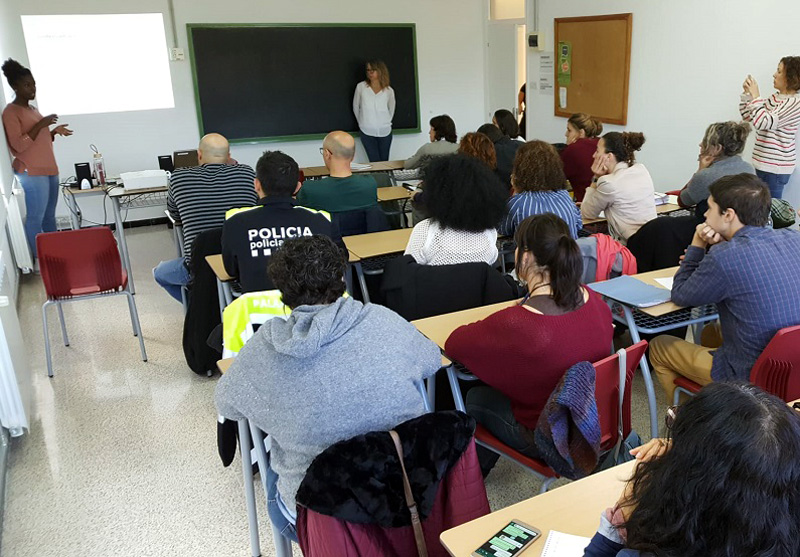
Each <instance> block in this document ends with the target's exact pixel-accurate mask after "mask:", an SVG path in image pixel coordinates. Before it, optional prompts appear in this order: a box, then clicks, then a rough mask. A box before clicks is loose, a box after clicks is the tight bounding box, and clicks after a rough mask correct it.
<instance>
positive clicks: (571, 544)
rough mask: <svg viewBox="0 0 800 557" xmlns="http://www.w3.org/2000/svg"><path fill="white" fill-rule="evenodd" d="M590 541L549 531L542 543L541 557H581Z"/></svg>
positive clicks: (581, 537)
mask: <svg viewBox="0 0 800 557" xmlns="http://www.w3.org/2000/svg"><path fill="white" fill-rule="evenodd" d="M590 541H592V540H591V539H589V538H585V537H583V536H575V535H573V534H565V533H563V532H556V531H555V530H550V534H549V535H548V536H547V541H545V542H544V549H543V550H542V557H583V550H584V549H586V546H587V545H589V542H590Z"/></svg>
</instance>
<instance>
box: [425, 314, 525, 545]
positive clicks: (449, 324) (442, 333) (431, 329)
mask: <svg viewBox="0 0 800 557" xmlns="http://www.w3.org/2000/svg"><path fill="white" fill-rule="evenodd" d="M518 303H519V300H510V301H507V302H499V303H497V304H490V305H488V306H481V307H477V308H472V309H465V310H462V311H454V312H453V313H445V314H444V315H435V316H433V317H426V318H425V319H417V320H416V321H412V322H411V324H412V325H414V326H415V327H416V328H417V329H418V330H419V332H420V333H422V334H423V335H425V336H426V337H428V338H429V339H431V340H432V341H433V342H435V343H436V345H437V346H438V347H439V348H441V349H442V350H444V343H445V342H447V339H448V337H449V336H450V333H452V332H453V331H455V330H456V329H458V328H459V327H460V326H461V325H467V324H469V323H474V322H475V321H480V320H481V319H486V318H487V317H489V316H490V315H492V314H493V313H497V312H498V311H500V310H501V309H505V308H507V307H511V306H514V305H517V304H518ZM531 526H533V525H531ZM476 547H477V546H476Z"/></svg>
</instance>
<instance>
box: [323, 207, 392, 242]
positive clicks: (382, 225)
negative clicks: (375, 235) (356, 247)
mask: <svg viewBox="0 0 800 557" xmlns="http://www.w3.org/2000/svg"><path fill="white" fill-rule="evenodd" d="M331 221H332V222H333V223H334V224H335V225H336V226H337V227H338V228H339V233H340V234H341V235H342V236H356V235H358V234H369V233H371V232H383V231H385V230H389V222H388V221H387V220H386V214H385V213H384V212H383V211H382V210H381V208H380V207H379V206H378V205H373V206H372V207H367V208H366V209H354V210H353V211H342V212H341V213H333V214H332V215H331Z"/></svg>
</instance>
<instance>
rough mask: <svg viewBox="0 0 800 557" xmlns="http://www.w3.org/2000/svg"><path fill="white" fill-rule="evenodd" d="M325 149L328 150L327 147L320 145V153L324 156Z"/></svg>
mask: <svg viewBox="0 0 800 557" xmlns="http://www.w3.org/2000/svg"><path fill="white" fill-rule="evenodd" d="M325 151H327V149H326V148H325V147H320V148H319V154H320V155H322V156H323V157H324V156H325Z"/></svg>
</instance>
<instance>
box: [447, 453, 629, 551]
mask: <svg viewBox="0 0 800 557" xmlns="http://www.w3.org/2000/svg"><path fill="white" fill-rule="evenodd" d="M635 464H636V461H631V462H626V463H625V464H622V465H620V466H616V467H614V468H611V469H609V470H604V471H603V472H599V473H597V474H594V475H592V476H589V477H588V478H584V479H582V480H578V481H575V482H572V483H570V484H567V485H565V486H562V487H559V488H556V489H554V490H552V491H548V492H547V493H543V494H542V495H537V496H536V497H532V498H531V499H528V500H527V501H522V502H521V503H517V504H516V505H511V506H510V507H506V508H505V509H501V510H499V511H496V512H493V513H491V514H488V515H486V516H482V517H481V518H477V519H475V520H473V521H471V522H467V523H466V524H462V525H461V526H456V527H455V528H451V529H450V530H447V531H445V532H442V534H441V536H439V539H440V540H441V542H442V545H443V546H444V547H445V549H447V551H448V552H449V553H450V555H453V556H454V557H469V556H470V555H472V552H473V551H475V550H476V549H477V548H478V547H480V545H481V544H482V543H484V542H485V541H486V540H488V539H489V538H490V537H491V536H492V535H494V534H495V533H496V532H498V531H499V530H500V529H501V528H502V527H503V526H505V525H506V524H508V523H509V522H511V521H512V520H513V519H517V520H520V521H522V522H525V523H527V524H530V525H531V526H533V527H535V528H538V529H539V530H541V531H542V537H541V539H539V540H537V541H536V542H534V543H533V545H531V546H530V548H528V549H527V550H526V551H525V552H524V553H523V554H522V555H524V556H525V557H537V556H539V555H541V554H542V550H543V549H544V542H545V540H546V539H547V536H548V534H549V533H550V530H557V531H559V532H564V533H567V534H575V535H576V536H585V537H587V538H591V537H592V536H593V535H594V534H595V532H597V527H598V525H599V524H600V514H601V513H602V512H603V511H604V510H606V508H608V507H613V506H614V503H616V502H617V500H618V499H619V496H620V495H621V494H622V490H623V488H624V487H625V482H626V481H627V480H628V479H629V478H630V477H631V474H632V473H633V469H634V466H635Z"/></svg>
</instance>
